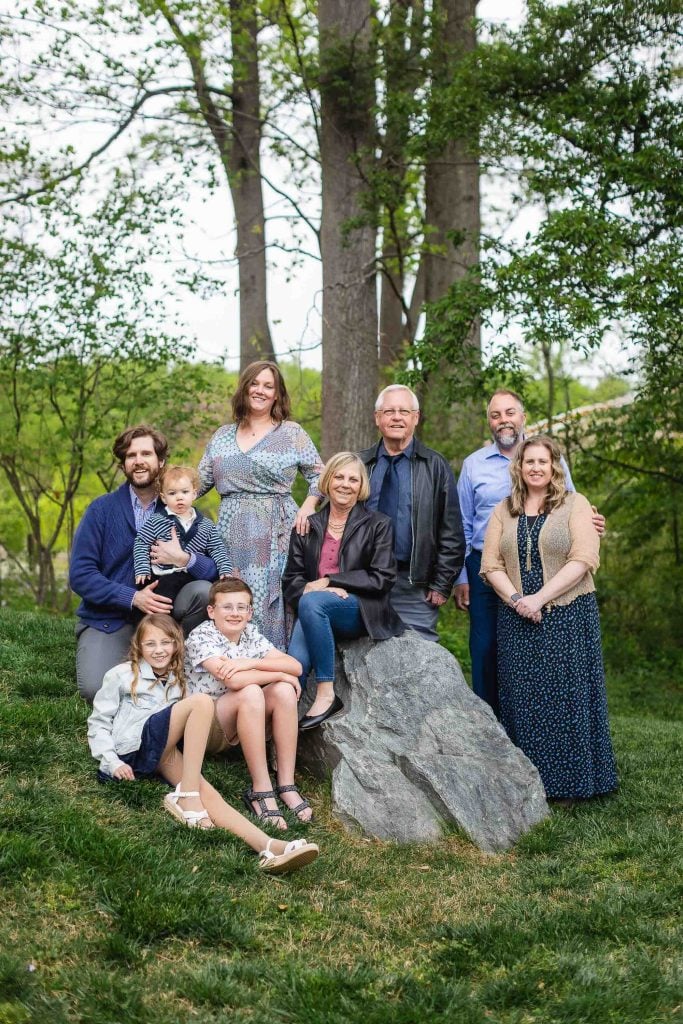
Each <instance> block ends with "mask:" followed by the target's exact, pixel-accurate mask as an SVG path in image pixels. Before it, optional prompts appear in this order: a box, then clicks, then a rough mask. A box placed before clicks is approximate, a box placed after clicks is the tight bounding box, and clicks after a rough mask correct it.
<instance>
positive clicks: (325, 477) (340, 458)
mask: <svg viewBox="0 0 683 1024" xmlns="http://www.w3.org/2000/svg"><path fill="white" fill-rule="evenodd" d="M351 465H354V466H356V467H357V468H358V475H359V476H360V491H359V492H358V500H359V501H365V500H366V498H369V497H370V481H369V479H368V471H367V469H366V468H365V466H364V465H363V463H362V462H361V460H360V459H359V458H358V456H357V455H356V454H355V453H354V452H337V454H336V455H333V456H332V457H331V458H330V459H328V460H327V462H326V463H325V468H324V469H323V471H322V475H321V477H320V480H319V481H318V490H319V491H320V493H321V494H324V495H325V497H326V498H329V496H330V483H331V482H332V477H333V476H334V474H335V473H336V472H337V471H338V470H340V469H343V468H344V466H351Z"/></svg>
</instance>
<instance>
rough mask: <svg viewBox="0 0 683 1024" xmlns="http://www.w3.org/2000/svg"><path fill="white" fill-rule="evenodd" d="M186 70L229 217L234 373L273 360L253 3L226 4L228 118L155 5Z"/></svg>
mask: <svg viewBox="0 0 683 1024" xmlns="http://www.w3.org/2000/svg"><path fill="white" fill-rule="evenodd" d="M155 5H156V7H157V9H158V10H159V11H160V12H161V13H162V14H163V16H164V18H165V19H166V21H167V22H168V24H169V26H170V28H171V31H172V33H173V35H174V37H175V40H176V42H177V43H178V45H179V46H180V47H181V48H182V50H183V52H184V53H185V56H186V57H187V59H188V61H189V64H190V68H191V70H192V81H193V84H194V91H195V95H196V97H197V102H198V104H199V111H200V113H201V115H202V117H203V118H204V121H205V123H206V126H207V128H208V129H209V131H210V132H211V136H212V138H213V140H214V143H215V145H216V149H217V151H218V155H219V157H220V161H221V164H222V166H223V169H224V171H225V174H226V177H227V179H228V185H229V187H230V194H231V196H232V203H233V208H234V211H235V224H236V231H237V248H236V256H237V262H238V273H239V289H240V369H244V367H245V366H246V365H248V364H249V363H250V362H252V361H253V360H254V359H272V360H274V359H275V353H274V352H273V343H272V340H271V337H270V329H269V327H268V303H267V294H266V222H265V215H264V211H263V194H262V191H261V188H262V186H261V154H260V142H261V110H260V82H259V69H258V39H257V37H258V19H257V14H256V4H255V2H254V0H230V12H231V20H230V32H231V42H232V93H231V98H232V117H231V119H230V118H228V117H227V116H226V114H225V112H224V111H223V110H222V109H221V107H220V106H219V103H218V102H217V100H216V94H215V93H214V92H212V90H211V87H210V83H209V79H208V74H207V67H206V61H205V59H204V55H203V53H202V47H201V42H200V40H199V37H198V36H197V35H194V34H189V33H186V32H183V30H182V28H181V26H180V23H179V21H178V19H177V18H176V16H175V15H174V14H173V12H172V11H171V10H170V8H169V7H168V4H167V3H166V0H155Z"/></svg>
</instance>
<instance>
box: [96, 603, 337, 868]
mask: <svg viewBox="0 0 683 1024" xmlns="http://www.w3.org/2000/svg"><path fill="white" fill-rule="evenodd" d="M212 719H213V701H212V699H211V697H209V696H208V695H207V694H203V693H196V694H193V695H192V696H189V697H186V696H185V675H184V671H183V636H182V633H181V631H180V629H179V627H178V625H177V623H176V622H175V621H174V620H173V619H172V618H171V617H170V615H147V616H145V618H144V619H143V620H142V622H141V623H140V625H139V626H138V628H137V630H136V631H135V635H134V637H133V640H132V643H131V649H130V661H127V662H124V664H122V665H116V666H115V667H114V668H112V669H110V671H109V672H107V674H106V675H105V677H104V679H103V681H102V688H101V689H100V690H99V691H98V693H97V694H96V695H95V699H94V701H93V710H92V714H91V715H90V717H89V719H88V743H89V744H90V750H91V752H92V755H93V757H94V758H95V759H96V760H98V761H99V763H100V769H99V773H98V775H99V778H100V779H102V780H110V779H116V780H118V781H133V780H134V779H140V778H150V777H154V776H161V778H163V779H165V780H166V781H167V782H169V783H170V784H171V785H172V786H175V790H174V792H173V793H169V794H167V796H165V797H164V808H165V809H166V810H167V811H168V812H169V813H170V814H172V815H173V816H174V817H175V818H177V819H178V820H179V821H181V822H183V823H184V824H185V825H188V826H189V827H190V828H213V827H214V826H217V827H218V828H224V829H227V830H228V831H229V832H232V833H233V835H236V836H239V837H240V839H243V840H244V841H245V842H246V843H247V844H248V845H249V846H251V848H252V849H254V850H257V851H260V852H259V866H260V867H261V868H262V869H263V870H264V871H266V872H268V873H270V874H279V873H281V872H284V871H292V870H294V869H296V868H299V867H303V865H304V864H308V863H310V861H312V860H315V858H316V857H317V856H318V847H317V846H316V845H315V843H307V842H305V841H304V840H303V839H295V840H294V841H293V842H290V843H285V842H283V841H281V840H279V839H271V838H269V837H268V836H267V835H266V833H265V832H263V831H261V829H260V828H257V827H256V826H255V825H253V824H252V823H251V822H250V821H248V820H247V819H246V818H245V817H243V815H241V814H240V813H239V811H236V810H235V809H234V808H233V807H231V806H230V805H229V804H228V803H226V802H225V800H224V799H223V797H222V796H221V795H220V793H219V792H218V791H217V790H216V789H214V788H213V786H211V785H210V784H209V783H208V782H207V781H206V779H205V778H204V777H203V776H202V774H201V771H202V764H203V761H204V753H205V750H206V741H207V737H208V735H209V729H210V728H211V722H212ZM180 740H182V742H183V751H182V753H181V752H180V750H178V747H177V744H178V743H179V742H180Z"/></svg>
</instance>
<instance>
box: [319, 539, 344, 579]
mask: <svg viewBox="0 0 683 1024" xmlns="http://www.w3.org/2000/svg"><path fill="white" fill-rule="evenodd" d="M340 543H341V537H340V538H339V540H337V539H336V538H335V537H333V536H332V534H331V533H327V531H325V538H324V540H323V546H322V548H321V549H320V562H319V563H318V572H319V573H320V576H330V575H332V574H333V573H337V572H339V545H340Z"/></svg>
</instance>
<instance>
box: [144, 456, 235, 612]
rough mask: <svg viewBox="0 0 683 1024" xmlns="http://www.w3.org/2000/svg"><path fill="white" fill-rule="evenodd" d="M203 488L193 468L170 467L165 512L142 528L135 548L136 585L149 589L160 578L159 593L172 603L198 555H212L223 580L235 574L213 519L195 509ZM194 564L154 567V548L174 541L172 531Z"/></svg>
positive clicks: (166, 472) (163, 494)
mask: <svg viewBox="0 0 683 1024" xmlns="http://www.w3.org/2000/svg"><path fill="white" fill-rule="evenodd" d="M198 489H199V476H198V474H197V471H196V470H195V469H192V468H191V467H190V466H169V467H168V468H167V469H165V470H164V472H163V475H162V477H161V490H160V495H159V496H160V498H161V500H162V502H163V503H164V505H165V506H166V507H165V510H164V511H163V512H155V513H154V514H153V515H151V516H150V517H149V519H148V520H147V521H146V522H145V523H144V524H143V525H142V527H141V528H140V530H139V531H138V535H137V537H136V538H135V544H134V546H133V562H134V565H135V583H136V585H138V586H145V585H146V584H147V583H148V582H149V581H150V579H156V580H157V581H158V585H157V587H156V591H155V592H156V593H157V594H163V596H164V597H170V598H171V599H172V600H173V599H174V598H175V597H176V596H177V595H178V592H179V591H180V590H181V589H182V587H183V586H184V585H185V584H186V583H187V568H188V566H189V565H191V563H192V561H193V560H194V558H195V556H196V555H198V554H201V555H208V556H209V557H210V558H212V559H213V561H214V562H215V563H216V568H217V570H218V575H219V576H220V577H221V579H223V578H224V577H225V576H231V575H232V564H231V562H230V556H229V554H228V549H227V548H226V546H225V543H224V541H223V540H222V538H221V536H220V535H219V533H218V530H217V529H216V527H215V526H214V524H213V523H212V522H211V520H210V519H209V518H208V517H207V516H205V515H203V513H201V512H200V511H199V510H198V509H196V508H194V502H195V501H196V500H197V492H198ZM172 530H175V532H176V536H177V538H178V541H179V543H180V546H181V548H182V549H183V551H187V552H188V554H189V556H190V561H189V562H188V563H187V565H185V566H182V567H181V566H177V565H153V564H152V561H151V558H150V548H151V546H152V544H154V543H155V541H157V540H172V534H171V531H172Z"/></svg>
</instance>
